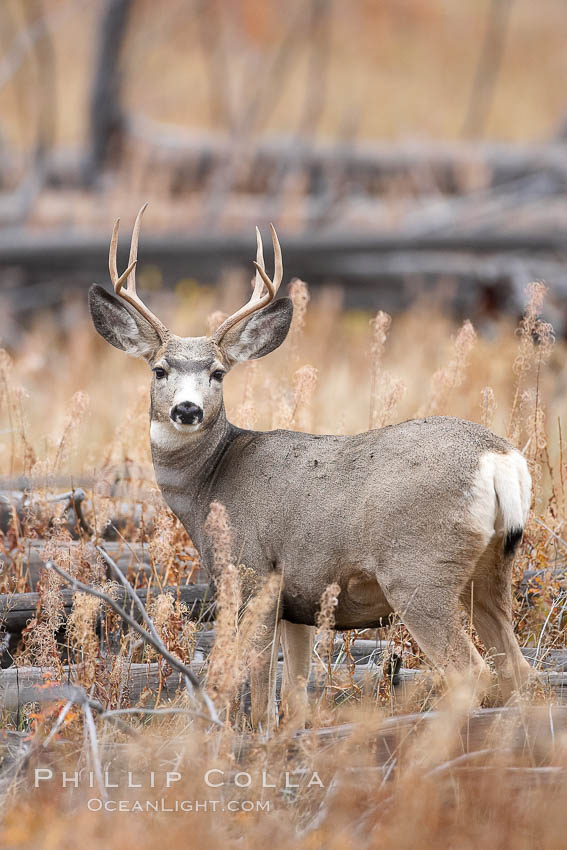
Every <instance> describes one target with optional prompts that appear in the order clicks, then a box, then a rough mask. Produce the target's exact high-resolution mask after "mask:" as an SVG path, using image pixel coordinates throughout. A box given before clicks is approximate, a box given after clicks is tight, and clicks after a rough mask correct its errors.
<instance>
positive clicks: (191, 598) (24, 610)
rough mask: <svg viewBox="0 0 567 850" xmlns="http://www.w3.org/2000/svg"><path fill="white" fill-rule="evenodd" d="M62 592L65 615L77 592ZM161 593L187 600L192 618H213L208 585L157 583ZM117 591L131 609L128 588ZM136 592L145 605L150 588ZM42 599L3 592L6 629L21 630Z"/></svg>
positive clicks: (1, 618) (0, 614) (0, 608)
mask: <svg viewBox="0 0 567 850" xmlns="http://www.w3.org/2000/svg"><path fill="white" fill-rule="evenodd" d="M59 592H60V594H61V597H62V599H63V609H64V616H65V617H67V616H68V615H69V614H70V613H71V609H72V607H73V596H74V593H73V591H72V590H68V589H66V588H63V589H62V590H60V591H59ZM160 593H169V594H170V595H171V596H173V597H175V598H176V599H177V598H179V599H180V600H181V602H184V603H185V605H187V607H188V609H189V616H190V618H191V619H193V620H203V621H206V620H211V619H214V601H213V600H214V596H213V591H212V589H211V588H210V586H209V585H208V584H186V585H181V586H179V587H164V588H159V587H158V586H156V585H154V586H153V587H152V588H151V590H150V595H151V598H152V599H153V598H155V597H156V596H158V595H159V594H160ZM116 594H117V595H116V600H117V601H118V603H119V604H120V605H122V606H124V607H126V608H129V607H130V600H129V597H128V594H127V593H126V591H125V590H124V589H123V588H118V589H117V591H116ZM136 594H137V596H138V597H139V598H140V599H141V600H142V602H143V603H144V604H146V602H147V594H148V590H147V588H145V587H144V588H139V589H138V590H136ZM39 601H40V594H39V593H36V592H31V593H6V594H1V595H0V624H1V625H2V626H3V629H4V630H5V631H7V632H10V633H14V632H19V631H22V629H24V628H25V627H26V626H27V624H28V623H29V621H30V620H32V619H33V618H34V617H35V615H36V612H37V606H38V603H39Z"/></svg>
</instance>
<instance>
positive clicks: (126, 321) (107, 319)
mask: <svg viewBox="0 0 567 850" xmlns="http://www.w3.org/2000/svg"><path fill="white" fill-rule="evenodd" d="M89 310H90V313H91V319H92V320H93V325H94V326H95V329H96V330H97V331H98V332H99V334H100V335H101V336H102V337H103V338H104V339H105V340H106V341H107V342H109V343H110V344H111V345H113V346H114V347H115V348H120V349H121V350H122V351H125V352H126V353H127V354H132V355H134V356H135V357H144V358H145V359H146V360H150V359H151V358H152V357H153V355H154V354H155V352H156V351H157V349H158V348H159V347H160V345H161V339H160V338H159V336H158V334H157V332H156V331H155V330H154V328H152V326H151V325H150V323H149V322H146V320H145V319H144V318H143V316H140V315H139V314H137V313H136V311H135V310H131V309H130V308H129V307H128V306H127V305H126V304H125V303H124V302H123V301H121V300H120V298H117V297H116V296H115V295H111V294H110V293H109V292H107V291H106V289H103V287H102V286H97V284H93V286H91V288H90V289H89Z"/></svg>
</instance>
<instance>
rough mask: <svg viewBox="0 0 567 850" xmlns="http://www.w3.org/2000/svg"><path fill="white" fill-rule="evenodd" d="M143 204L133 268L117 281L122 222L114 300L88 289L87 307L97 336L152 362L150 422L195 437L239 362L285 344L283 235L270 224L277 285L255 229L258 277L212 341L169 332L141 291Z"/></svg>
mask: <svg viewBox="0 0 567 850" xmlns="http://www.w3.org/2000/svg"><path fill="white" fill-rule="evenodd" d="M146 206H147V204H145V205H144V206H143V207H142V208H141V210H140V211H139V213H138V215H137V217H136V222H135V224H134V230H133V233H132V241H131V246H130V259H129V262H128V267H127V268H126V270H125V271H124V272H123V273H122V274H121V275H120V276H119V275H118V270H117V262H116V252H117V247H118V225H119V219H118V220H117V221H116V222H115V224H114V229H113V232H112V238H111V241H110V253H109V263H108V264H109V271H110V279H111V281H112V285H113V288H114V294H113V295H112V294H110V293H109V292H107V291H106V290H105V289H104V288H103V287H102V286H98V285H96V284H95V285H93V286H91V288H90V290H89V308H90V313H91V317H92V320H93V324H94V326H95V328H96V330H97V331H98V333H99V334H100V335H101V336H102V337H104V339H105V340H106V341H107V342H109V343H110V344H111V345H114V346H115V347H116V348H120V349H121V350H122V351H125V352H126V353H127V354H131V355H134V356H136V357H142V358H144V359H145V360H146V361H147V362H148V364H149V366H150V368H151V371H152V386H151V419H152V423H154V422H156V423H160V424H161V426H162V427H166V428H174V429H176V430H177V431H180V432H182V433H185V434H190V433H191V432H194V431H199V430H202V429H205V428H207V426H208V425H210V424H212V423H213V422H214V421H216V419H217V418H218V416H219V413H220V412H221V411H223V410H224V405H223V394H222V382H223V378H224V376H225V375H226V373H227V372H228V371H229V370H230V369H231V368H232V367H233V366H234V365H235V364H236V363H239V362H242V361H245V360H254V359H256V358H258V357H263V356H264V355H265V354H269V353H270V352H271V351H273V350H274V349H275V348H277V347H278V346H279V345H281V343H282V342H283V341H284V339H285V337H286V335H287V332H288V330H289V326H290V323H291V317H292V312H293V307H292V303H291V300H290V299H289V298H280V299H278V300H277V301H276V300H274V299H275V297H276V295H277V292H278V289H279V287H280V284H281V281H282V277H283V266H282V255H281V248H280V244H279V242H278V237H277V234H276V231H275V229H274V227H273V226H270V227H271V233H272V242H273V246H274V258H275V270H274V277H273V280H271V279H270V278H269V277H268V275H267V274H266V269H265V264H264V254H263V248H262V238H261V236H260V232H259V230H258V229H256V235H257V255H256V261H255V266H256V275H255V279H254V287H253V292H252V295H251V297H250V300H249V301H248V303H247V304H245V305H244V306H243V307H241V308H240V309H239V310H237V311H236V312H235V313H233V315H232V316H229V317H228V318H227V319H226V320H225V321H224V322H223V323H222V324H221V325H220V326H219V327H218V328H217V330H216V331H215V332H214V333H213V335H212V336H210V337H206V336H203V337H180V336H176V335H175V334H173V333H171V331H170V330H169V329H168V328H167V327H166V326H165V325H164V324H163V322H161V321H160V319H158V318H157V316H155V315H154V313H152V312H151V310H149V309H148V307H147V306H146V305H145V304H144V303H143V301H142V300H141V299H140V297H139V296H138V294H137V292H136V263H137V254H138V237H139V233H140V225H141V221H142V215H143V214H144V211H145V209H146Z"/></svg>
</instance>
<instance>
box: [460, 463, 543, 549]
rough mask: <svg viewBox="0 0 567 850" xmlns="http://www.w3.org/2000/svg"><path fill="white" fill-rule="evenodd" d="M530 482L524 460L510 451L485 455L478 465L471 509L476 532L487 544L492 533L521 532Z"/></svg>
mask: <svg viewBox="0 0 567 850" xmlns="http://www.w3.org/2000/svg"><path fill="white" fill-rule="evenodd" d="M531 488H532V482H531V478H530V473H529V471H528V465H527V463H526V459H525V458H524V456H523V455H522V454H520V452H519V451H517V450H516V449H512V450H511V451H509V452H508V453H507V454H500V453H499V452H487V453H486V454H484V455H483V456H482V457H481V459H480V463H479V469H478V473H477V476H476V479H475V482H474V485H473V489H472V492H473V500H472V505H471V513H472V520H473V524H474V529H475V531H478V532H479V533H480V534H482V535H483V536H484V537H485V539H486V543H488V541H489V540H490V538H491V537H492V536H493V534H494V533H497V534H507V533H508V532H509V531H515V530H519V529H523V528H524V526H525V524H526V520H527V516H528V513H529V510H530V502H531Z"/></svg>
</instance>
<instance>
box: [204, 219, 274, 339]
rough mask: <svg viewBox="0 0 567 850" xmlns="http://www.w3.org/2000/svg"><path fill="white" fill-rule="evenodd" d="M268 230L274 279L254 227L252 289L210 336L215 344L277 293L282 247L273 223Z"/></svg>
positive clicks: (259, 237)
mask: <svg viewBox="0 0 567 850" xmlns="http://www.w3.org/2000/svg"><path fill="white" fill-rule="evenodd" d="M270 231H271V233H272V244H273V246H274V279H273V280H270V278H269V277H268V275H267V274H266V266H265V264H264V251H263V248H262V237H261V235H260V231H259V230H258V228H256V244H257V249H256V261H255V262H254V265H255V266H256V277H255V280H254V290H253V292H252V295H251V297H250V300H249V301H248V303H247V304H245V305H244V306H243V307H241V308H240V310H237V311H236V313H233V314H232V316H229V317H228V319H225V320H224V322H223V323H222V325H220V326H219V327H218V328H217V329H216V331H215V332H214V334H213V337H212V338H213V341H214V342H215V343H216V344H217V345H220V342H221V340H222V338H223V337H224V335H225V334H226V333H227V332H228V331H229V330H230V329H231V328H233V327H234V326H235V325H237V324H238V323H239V322H241V321H242V320H243V319H246V318H248V316H251V315H252V313H256V312H257V311H258V310H262V309H263V308H264V307H266V305H267V304H269V303H270V301H273V299H274V298H275V297H276V295H277V292H278V289H279V288H280V284H281V282H282V278H283V263H282V249H281V248H280V243H279V241H278V235H277V233H276V229H275V227H274V225H273V224H270ZM264 288H266V290H267V292H264ZM262 293H263V294H262Z"/></svg>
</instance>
